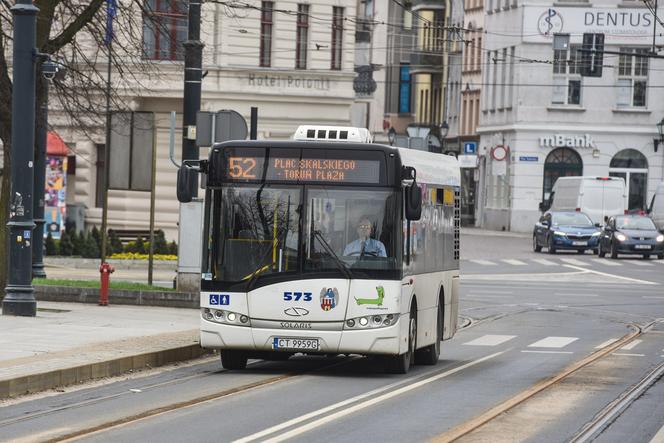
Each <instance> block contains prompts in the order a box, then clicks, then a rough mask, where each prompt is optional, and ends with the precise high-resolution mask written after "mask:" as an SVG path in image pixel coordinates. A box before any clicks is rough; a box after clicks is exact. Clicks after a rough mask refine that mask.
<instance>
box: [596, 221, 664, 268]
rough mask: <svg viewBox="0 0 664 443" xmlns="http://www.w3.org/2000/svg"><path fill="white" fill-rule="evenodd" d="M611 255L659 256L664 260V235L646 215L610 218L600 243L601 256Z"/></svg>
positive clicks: (612, 256) (614, 256) (613, 256)
mask: <svg viewBox="0 0 664 443" xmlns="http://www.w3.org/2000/svg"><path fill="white" fill-rule="evenodd" d="M607 253H608V254H611V258H617V257H618V254H639V255H642V256H643V258H650V256H651V255H657V258H659V259H663V258H664V234H662V233H661V232H659V231H658V230H657V227H656V226H655V223H653V221H652V220H651V219H650V218H649V217H646V216H644V215H616V216H615V217H610V218H609V220H608V222H607V223H606V226H604V230H603V231H602V235H601V238H600V243H599V256H600V257H604V256H605V255H606V254H607Z"/></svg>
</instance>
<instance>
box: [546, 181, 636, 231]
mask: <svg viewBox="0 0 664 443" xmlns="http://www.w3.org/2000/svg"><path fill="white" fill-rule="evenodd" d="M626 205H627V195H626V192H625V180H623V179H622V178H621V177H596V176H583V177H560V178H558V180H556V183H554V185H553V188H552V190H551V195H550V196H549V199H548V200H547V201H544V202H542V203H541V204H540V210H544V211H546V210H551V211H580V212H583V213H584V214H586V215H587V216H588V217H590V219H591V220H592V222H593V223H600V224H604V221H605V218H606V217H607V216H611V215H616V214H623V213H624V212H625V210H626V209H627V206H626Z"/></svg>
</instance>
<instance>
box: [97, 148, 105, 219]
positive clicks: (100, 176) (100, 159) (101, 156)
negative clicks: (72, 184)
mask: <svg viewBox="0 0 664 443" xmlns="http://www.w3.org/2000/svg"><path fill="white" fill-rule="evenodd" d="M105 155H106V145H97V163H96V164H95V166H96V167H97V168H96V169H97V177H96V185H97V186H96V190H95V207H97V208H101V207H103V206H104V171H105V167H104V165H105V160H106V157H105Z"/></svg>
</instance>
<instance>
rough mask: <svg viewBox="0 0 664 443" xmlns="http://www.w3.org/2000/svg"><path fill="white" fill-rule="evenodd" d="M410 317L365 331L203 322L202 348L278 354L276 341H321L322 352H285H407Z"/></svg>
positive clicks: (396, 353) (318, 351)
mask: <svg viewBox="0 0 664 443" xmlns="http://www.w3.org/2000/svg"><path fill="white" fill-rule="evenodd" d="M407 320H408V316H407V315H406V316H405V320H404V316H402V317H401V318H400V319H399V320H398V321H397V322H396V323H395V324H394V325H392V326H388V327H384V328H375V329H361V330H341V331H324V330H316V329H310V330H292V329H263V328H249V327H245V326H234V325H220V324H216V323H213V322H210V321H207V320H205V319H201V347H203V348H210V349H236V350H244V351H250V352H251V351H257V352H265V351H274V348H273V343H274V340H275V338H297V339H307V338H315V339H318V349H317V350H311V351H305V350H284V352H290V353H294V352H305V353H319V354H328V353H336V354H363V355H368V354H389V355H398V354H401V353H402V352H405V350H406V348H407V346H408V344H407V339H405V338H403V337H407V336H408V334H407V332H408V330H407V329H408V321H407Z"/></svg>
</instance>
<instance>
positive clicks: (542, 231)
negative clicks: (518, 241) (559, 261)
mask: <svg viewBox="0 0 664 443" xmlns="http://www.w3.org/2000/svg"><path fill="white" fill-rule="evenodd" d="M600 233H601V231H600V229H599V224H593V222H592V220H590V218H589V217H588V216H587V215H586V214H584V213H583V212H576V211H549V212H547V213H545V214H544V215H543V216H542V217H540V219H539V221H538V222H537V223H536V224H535V229H534V230H533V250H534V251H535V252H540V251H541V250H542V248H543V247H545V248H548V251H549V254H555V253H556V251H558V250H573V251H577V252H578V253H579V254H583V253H585V252H586V251H587V250H591V251H593V253H595V254H596V253H597V247H598V245H599V236H600Z"/></svg>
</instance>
